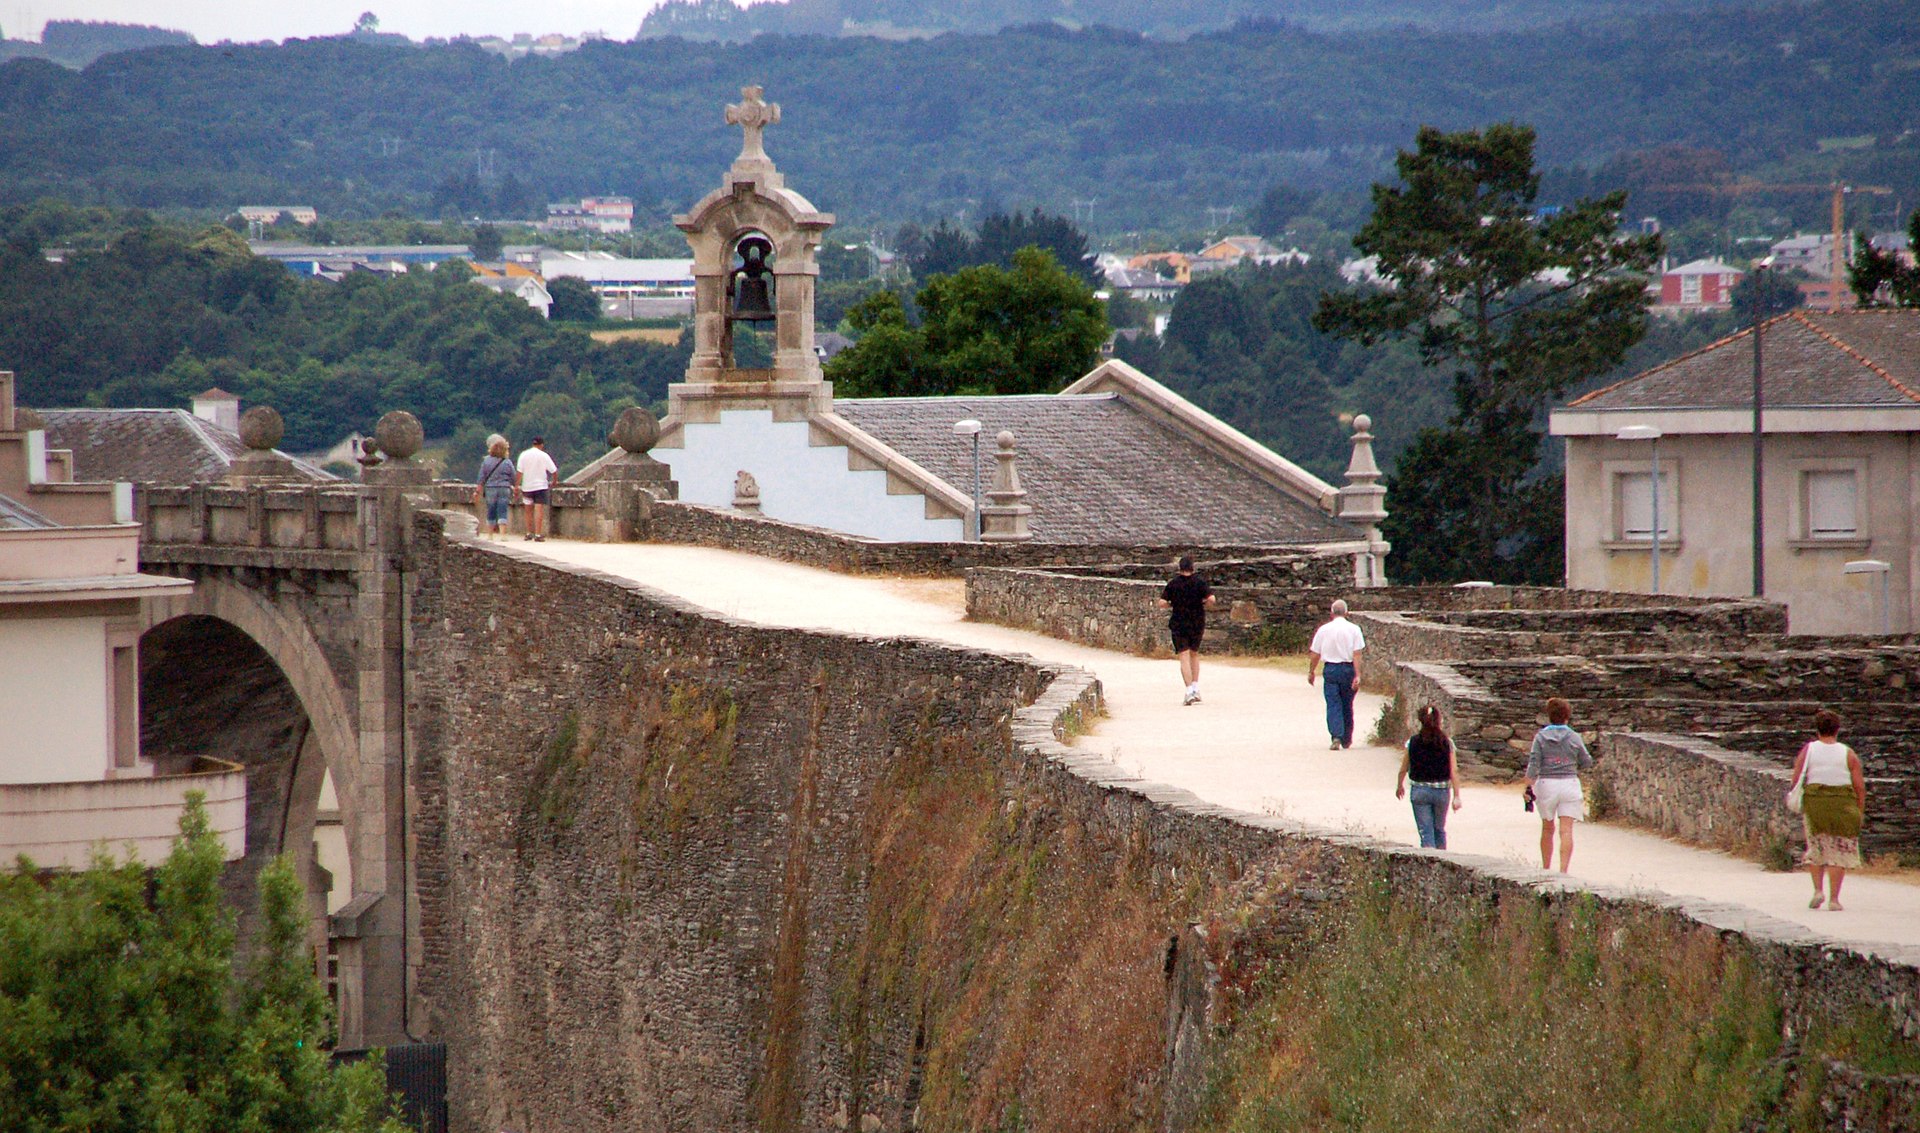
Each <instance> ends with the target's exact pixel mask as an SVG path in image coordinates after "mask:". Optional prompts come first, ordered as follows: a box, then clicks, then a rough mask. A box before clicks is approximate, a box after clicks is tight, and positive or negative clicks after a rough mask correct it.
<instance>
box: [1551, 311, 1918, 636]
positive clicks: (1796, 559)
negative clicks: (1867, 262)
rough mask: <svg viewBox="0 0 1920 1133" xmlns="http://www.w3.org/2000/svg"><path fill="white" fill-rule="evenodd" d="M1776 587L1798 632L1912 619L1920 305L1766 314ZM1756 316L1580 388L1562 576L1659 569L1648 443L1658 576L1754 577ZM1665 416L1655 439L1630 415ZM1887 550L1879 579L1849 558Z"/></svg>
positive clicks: (1558, 429)
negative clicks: (1638, 432)
mask: <svg viewBox="0 0 1920 1133" xmlns="http://www.w3.org/2000/svg"><path fill="white" fill-rule="evenodd" d="M1760 353H1761V374H1762V387H1761V401H1762V413H1761V419H1762V425H1763V429H1764V433H1763V445H1762V452H1763V458H1762V461H1761V476H1760V479H1761V493H1762V494H1761V509H1760V511H1761V524H1760V527H1761V532H1762V544H1763V547H1764V551H1763V559H1762V573H1763V582H1764V584H1765V586H1764V588H1765V596H1766V597H1768V598H1772V599H1774V600H1776V601H1780V602H1784V603H1786V604H1787V606H1788V609H1789V612H1790V617H1791V628H1792V630H1793V632H1796V633H1821V634H1831V633H1877V632H1879V631H1880V629H1881V626H1882V624H1883V621H1882V619H1883V617H1884V618H1885V621H1886V623H1887V624H1890V626H1891V628H1892V630H1893V632H1895V633H1902V632H1911V631H1912V630H1913V629H1914V628H1915V621H1914V611H1915V604H1916V598H1917V597H1920V595H1917V594H1916V586H1917V585H1920V569H1917V568H1920V558H1917V557H1920V532H1917V531H1916V517H1920V311H1899V310H1851V311H1834V312H1814V311H1805V310H1802V311H1794V312H1791V313H1789V314H1785V315H1781V316H1779V317H1777V318H1774V319H1772V320H1770V321H1768V322H1767V323H1765V324H1763V326H1762V328H1761V352H1760ZM1753 368H1754V341H1753V331H1752V330H1751V328H1749V329H1747V330H1742V331H1740V332H1739V333H1737V334H1734V335H1731V336H1729V337H1727V338H1724V339H1722V340H1720V341H1718V342H1715V343H1713V344H1711V345H1709V346H1706V347H1703V348H1702V349H1700V350H1696V351H1693V352H1691V353H1689V354H1684V355H1681V356H1680V357H1678V358H1675V359H1673V360H1672V361H1669V362H1667V363H1664V364H1663V365H1660V366H1655V367H1654V368H1652V369H1650V370H1647V371H1645V372H1643V373H1640V374H1637V375H1635V376H1634V377H1631V378H1628V379H1627V380H1625V381H1623V382H1620V383H1618V384H1616V385H1612V386H1609V387H1607V388H1605V389H1601V390H1597V391H1595V392H1593V393H1590V394H1587V395H1586V396H1584V397H1581V398H1577V399H1576V400H1574V401H1572V402H1571V403H1569V404H1568V405H1566V406H1565V407H1563V408H1560V409H1556V410H1554V411H1553V414H1552V421H1551V431H1552V433H1553V435H1554V436H1557V437H1563V438H1565V440H1566V458H1567V494H1566V508H1567V511H1566V540H1567V552H1566V553H1567V585H1568V586H1571V587H1576V588H1585V589H1603V590H1632V591H1646V590H1649V589H1650V588H1651V583H1652V578H1651V575H1652V543H1653V538H1652V535H1653V511H1654V506H1653V505H1654V501H1653V493H1652V487H1653V471H1652V465H1653V458H1654V455H1655V446H1656V445H1657V446H1658V457H1659V463H1660V503H1659V512H1660V529H1661V536H1660V543H1661V567H1662V569H1661V589H1662V591H1664V592H1666V593H1670V594H1684V595H1695V596H1713V595H1723V596H1737V595H1744V594H1749V593H1751V592H1752V588H1753V566H1752V563H1753V556H1752V546H1753V529H1754V517H1753ZM1629 426H1639V427H1642V428H1643V429H1644V428H1651V429H1652V430H1657V431H1658V433H1659V437H1658V438H1657V439H1655V440H1648V439H1637V440H1623V439H1621V430H1622V429H1623V428H1627V427H1629ZM1867 560H1871V561H1878V562H1884V563H1886V564H1888V570H1887V571H1886V572H1885V579H1884V583H1885V594H1886V596H1887V597H1886V603H1887V607H1888V608H1887V609H1886V610H1884V611H1883V610H1882V608H1881V601H1882V580H1881V579H1880V578H1878V577H1876V576H1874V575H1871V574H1858V573H1856V574H1848V573H1846V570H1845V568H1846V565H1847V564H1848V563H1849V562H1858V561H1867Z"/></svg>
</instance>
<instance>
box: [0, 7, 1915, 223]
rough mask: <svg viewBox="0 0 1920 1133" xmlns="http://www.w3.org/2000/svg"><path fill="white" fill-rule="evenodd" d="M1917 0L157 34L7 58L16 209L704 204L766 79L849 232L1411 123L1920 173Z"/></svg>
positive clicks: (3, 144)
mask: <svg viewBox="0 0 1920 1133" xmlns="http://www.w3.org/2000/svg"><path fill="white" fill-rule="evenodd" d="M1916 67H1920V4H1914V3H1913V2H1912V0H1828V2H1823V3H1818V4H1807V5H1785V6H1780V7H1774V8H1768V9H1762V10H1755V11H1726V10H1720V11H1711V12H1705V13H1699V14H1665V15H1660V16H1658V17H1648V18H1644V19H1640V20H1636V21H1632V22H1607V23H1596V24H1592V25H1566V26H1560V27H1556V28H1550V29H1545V30H1537V31H1528V32H1512V33H1498V34H1485V35H1468V34H1440V33H1435V32H1427V31H1419V30H1409V29H1402V30H1398V31H1391V32H1385V31H1378V32H1366V33H1342V34H1337V35H1333V34H1319V33H1313V32H1308V31H1305V30H1301V29H1297V28H1285V27H1266V28H1258V29H1251V28H1241V29H1238V30H1233V31H1225V32H1219V33H1214V34H1209V35H1204V36H1195V37H1193V38H1192V39H1189V40H1186V41H1184V42H1178V43H1169V42H1161V41H1156V40H1149V39H1145V38H1142V37H1139V36H1136V35H1132V34H1127V33H1121V32H1114V31H1103V30H1089V31H1081V32H1068V31H1065V30H1060V29H1055V28H1027V29H1016V30H1012V31H1006V32H1001V33H999V34H996V35H990V36H958V35H953V36H944V37H941V38H938V39H934V40H922V41H911V42H887V41H881V40H877V39H862V38H841V39H829V38H822V37H763V38H761V39H757V40H755V41H753V42H751V43H748V44H742V45H727V44H716V43H690V42H687V41H684V40H677V39H664V40H643V41H639V42H635V43H626V44H621V43H593V44H589V45H587V46H586V47H584V48H582V49H581V50H579V51H577V52H574V53H572V54H569V55H565V56H561V57H558V58H553V59H538V58H531V59H523V60H519V61H517V62H514V63H511V64H509V63H508V62H506V61H505V60H502V59H500V58H499V57H497V56H493V55H489V54H486V53H485V52H482V51H480V50H479V49H477V48H473V47H470V46H457V45H456V46H448V47H432V48H418V49H392V48H383V47H374V46H365V45H361V44H356V43H352V42H348V41H343V40H337V39H335V40H308V41H295V42H290V43H288V44H286V45H284V46H278V47H240V46H221V47H187V48H161V49H155V50H149V51H140V52H133V53H129V54H123V55H114V56H109V57H107V58H105V59H102V60H100V61H99V62H97V63H95V64H93V65H92V66H90V67H88V68H87V69H86V70H85V71H82V72H79V73H73V72H69V71H65V70H63V69H60V68H58V67H55V66H53V65H51V64H47V63H44V62H38V61H34V60H17V61H14V62H11V63H8V64H6V65H4V66H0V203H4V202H5V201H7V200H16V201H17V200H22V199H31V198H34V197H38V196H43V195H54V196H62V197H68V198H87V197H92V198H96V199H99V200H102V201H104V202H107V203H121V204H140V205H145V206H149V207H156V206H199V207H209V208H223V209H224V208H230V207H232V206H234V205H236V204H240V203H243V202H257V201H284V200H298V201H301V202H311V203H314V204H317V205H319V206H320V207H321V208H322V209H323V210H327V211H331V212H334V213H340V212H355V211H358V212H365V211H377V210H378V209H381V208H384V207H388V206H389V205H393V204H404V205H408V206H411V207H419V206H420V205H422V204H425V203H427V202H428V201H429V200H430V199H431V196H432V194H433V192H434V190H435V189H436V188H437V187H442V186H444V185H446V184H447V183H448V182H449V181H450V179H458V178H460V177H462V176H470V175H471V174H472V173H473V171H474V169H475V165H476V154H477V153H481V154H487V155H489V158H490V160H491V162H492V167H493V169H494V170H495V171H496V172H497V173H506V172H511V173H512V174H514V175H515V176H517V177H519V178H522V179H524V180H526V181H527V182H529V183H530V184H531V186H532V187H533V189H534V190H535V195H536V197H537V195H545V196H547V197H549V198H555V199H557V198H558V197H559V196H560V195H562V194H577V193H582V192H624V193H628V194H631V195H633V196H634V197H635V198H636V199H637V200H638V201H639V202H641V204H642V206H643V208H649V207H650V208H653V209H655V210H658V211H659V212H667V211H672V210H676V209H679V208H684V207H685V206H686V205H687V204H688V203H689V202H691V201H693V200H695V199H697V198H698V196H699V195H700V194H701V193H703V192H704V191H706V190H707V189H708V188H709V187H710V186H711V185H712V183H713V181H714V178H715V176H716V175H717V173H718V171H719V170H720V169H721V168H723V167H724V166H725V164H726V163H727V162H728V161H729V160H730V159H731V157H732V156H733V154H734V152H735V151H736V149H737V147H738V144H739V141H738V135H737V133H736V132H735V131H733V130H731V129H728V128H726V127H724V126H723V125H721V112H720V107H721V104H722V103H723V102H726V101H729V100H737V98H738V91H739V87H740V86H741V85H742V84H743V83H746V82H757V83H761V84H764V85H765V86H766V88H767V91H768V96H769V97H770V98H772V99H775V100H777V101H779V102H780V103H782V104H783V106H784V108H785V119H784V121H783V122H782V124H781V125H779V126H777V127H775V128H774V129H773V130H772V131H770V132H769V134H768V146H769V148H770V150H771V152H772V153H773V154H774V156H775V157H776V158H777V159H778V160H779V161H780V163H781V167H782V168H783V169H784V170H785V171H786V172H787V173H788V175H789V177H790V178H791V180H792V183H793V184H795V185H797V186H800V187H802V188H803V189H804V190H805V191H806V192H807V193H808V195H809V196H810V197H812V199H813V200H814V201H815V203H816V204H818V205H819V206H820V207H822V208H826V209H833V210H837V211H838V212H840V214H841V215H842V217H843V218H847V219H856V220H857V219H905V218H909V217H931V216H935V215H951V214H952V213H953V212H955V211H956V210H959V209H961V208H965V207H975V208H980V207H984V206H986V205H989V204H1000V205H1011V206H1016V207H1017V206H1021V205H1024V204H1028V203H1031V204H1039V205H1044V206H1046V207H1048V208H1050V209H1052V210H1053V211H1056V212H1061V213H1065V212H1066V211H1068V206H1069V202H1070V201H1071V200H1073V199H1075V198H1097V199H1098V201H1099V205H1098V208H1099V214H1098V217H1097V219H1096V220H1095V222H1094V223H1095V226H1096V227H1100V228H1115V227H1121V226H1133V225H1165V224H1169V223H1173V222H1178V221H1181V220H1184V219H1189V218H1192V217H1194V216H1196V215H1197V214H1199V213H1200V210H1201V209H1203V208H1204V207H1205V206H1207V205H1219V204H1244V203H1247V202H1250V201H1253V200H1257V199H1258V197H1259V195H1260V193H1261V192H1262V190H1264V189H1265V188H1266V187H1267V186H1269V185H1271V184H1273V183H1274V182H1276V181H1290V182H1293V183H1295V184H1297V185H1302V186H1304V187H1307V188H1326V187H1333V186H1340V185H1364V184H1365V183H1366V182H1367V181H1368V180H1371V179H1373V178H1374V177H1376V176H1378V175H1379V174H1380V173H1381V172H1382V171H1383V170H1384V169H1385V167H1386V166H1385V163H1386V161H1387V159H1388V158H1390V156H1391V153H1392V151H1393V149H1394V148H1396V147H1401V146H1405V145H1407V144H1409V143H1410V141H1411V139H1412V137H1413V134H1414V131H1415V129H1416V127H1417V126H1419V125H1421V124H1422V123H1432V124H1435V125H1440V126H1444V127H1466V126H1479V125H1483V124H1485V123H1488V122H1491V121H1496V120H1500V119H1507V118H1517V119H1522V120H1525V121H1528V122H1531V123H1533V124H1534V125H1536V126H1537V127H1538V128H1539V131H1540V138H1541V142H1540V153H1541V159H1542V161H1543V162H1544V163H1546V164H1549V165H1558V164H1572V163H1597V162H1601V161H1604V160H1607V159H1609V158H1610V157H1612V156H1613V155H1615V154H1618V153H1620V152H1621V151H1633V150H1641V149H1646V148H1649V147H1656V146H1660V145H1662V144H1667V143H1681V144H1686V145H1692V146H1697V147H1707V148H1710V149H1713V150H1716V151H1719V152H1720V153H1722V154H1724V155H1725V159H1726V162H1727V163H1728V164H1729V165H1730V166H1731V167H1732V168H1735V169H1752V168H1755V167H1757V166H1761V165H1765V164H1767V163H1777V162H1783V161H1794V160H1799V159H1800V158H1801V157H1802V156H1803V155H1813V154H1815V153H1816V152H1817V151H1818V149H1819V148H1820V147H1819V143H1820V141H1821V140H1822V139H1829V138H1834V137H1844V138H1850V139H1855V143H1856V144H1857V142H1858V140H1859V139H1864V140H1865V148H1848V149H1843V150H1838V151H1836V154H1837V155H1836V156H1834V157H1831V158H1830V159H1828V160H1831V161H1833V162H1835V163H1846V164H1836V166H1835V167H1834V168H1822V169H1819V170H1814V169H1798V170H1794V172H1797V173H1799V174H1800V176H1798V177H1796V178H1795V179H1797V180H1809V179H1815V177H1816V176H1824V175H1826V174H1830V173H1832V172H1843V173H1845V174H1846V175H1848V176H1854V177H1859V178H1861V179H1863V180H1869V181H1875V182H1880V183H1886V184H1901V183H1903V182H1904V183H1907V184H1911V183H1913V182H1914V181H1915V180H1916V177H1915V176H1914V170H1915V165H1916V161H1915V155H1916V146H1915V141H1914V135H1913V134H1912V132H1911V131H1912V129H1913V127H1914V126H1915V125H1916V104H1917V101H1920V100H1916V98H1915V95H1914V92H1915V90H1916V86H1917V85H1920V70H1916Z"/></svg>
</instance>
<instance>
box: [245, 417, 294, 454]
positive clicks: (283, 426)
mask: <svg viewBox="0 0 1920 1133" xmlns="http://www.w3.org/2000/svg"><path fill="white" fill-rule="evenodd" d="M286 432H287V423H286V422H285V421H283V420H281V419H280V413H279V411H278V410H276V409H274V408H273V407H272V406H268V405H256V406H254V407H253V408H252V409H249V410H247V411H246V412H245V413H242V414H241V415H240V440H241V441H242V442H244V443H245V444H246V446H247V447H248V448H250V449H252V450H253V451H255V452H266V451H268V450H270V449H275V448H278V447H280V438H281V437H283V436H285V435H286Z"/></svg>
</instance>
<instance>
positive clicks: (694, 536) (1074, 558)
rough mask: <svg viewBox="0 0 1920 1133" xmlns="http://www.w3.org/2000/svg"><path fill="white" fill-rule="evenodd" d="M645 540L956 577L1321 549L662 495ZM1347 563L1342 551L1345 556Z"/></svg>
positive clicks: (854, 568)
mask: <svg viewBox="0 0 1920 1133" xmlns="http://www.w3.org/2000/svg"><path fill="white" fill-rule="evenodd" d="M646 538H647V540H648V541H650V542H656V543H688V544H692V545H695V546H704V547H720V548H723V549H725V550H732V551H743V552H746V553H747V554H753V555H764V556H766V557H767V558H772V559H781V560H783V561H786V562H799V563H805V564H807V565H808V566H816V567H821V568H824V569H826V570H836V571H841V572H843V573H848V574H869V573H871V574H906V575H931V576H941V577H958V576H960V575H961V574H963V573H964V572H965V571H966V570H967V569H968V568H970V567H980V566H1000V567H1041V566H1069V565H1074V564H1082V563H1107V564H1122V563H1152V562H1159V563H1164V564H1166V565H1165V566H1163V567H1161V568H1159V569H1160V570H1161V571H1163V572H1171V571H1172V569H1173V562H1174V560H1175V559H1177V558H1179V557H1180V556H1181V555H1183V554H1195V555H1197V556H1205V557H1219V558H1253V557H1258V556H1262V555H1275V554H1288V553H1295V554H1313V553H1320V549H1319V548H1313V547H1276V546H1262V545H1257V544H1236V545H1216V546H1208V547H1195V546H1193V545H1191V544H1140V543H1126V544H1107V543H1041V542H1024V543H972V542H959V543H887V542H881V541H879V540H876V539H863V538H861V537H859V536H857V535H847V534H844V533H842V532H839V531H830V530H828V529H826V528H823V527H808V526H804V525H802V524H797V523H786V522H783V521H781V520H777V519H769V518H767V517H765V516H761V515H746V514H742V513H740V512H734V511H728V510H726V509H724V508H713V507H703V506H701V505H699V504H689V503H681V502H677V501H675V502H661V503H659V504H656V505H655V506H654V508H653V510H652V513H651V517H650V519H649V522H648V526H647V536H646ZM1342 563H1343V564H1344V563H1345V558H1344V557H1343V558H1342Z"/></svg>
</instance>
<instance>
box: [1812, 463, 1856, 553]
mask: <svg viewBox="0 0 1920 1133" xmlns="http://www.w3.org/2000/svg"><path fill="white" fill-rule="evenodd" d="M1803 482H1804V484H1805V485H1806V493H1807V505H1806V516H1807V538H1809V539H1858V538H1859V537H1860V482H1859V478H1858V477H1857V476H1856V475H1855V474H1854V472H1853V470H1852V469H1834V470H1827V471H1810V472H1807V473H1806V474H1805V480H1804V481H1803Z"/></svg>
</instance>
